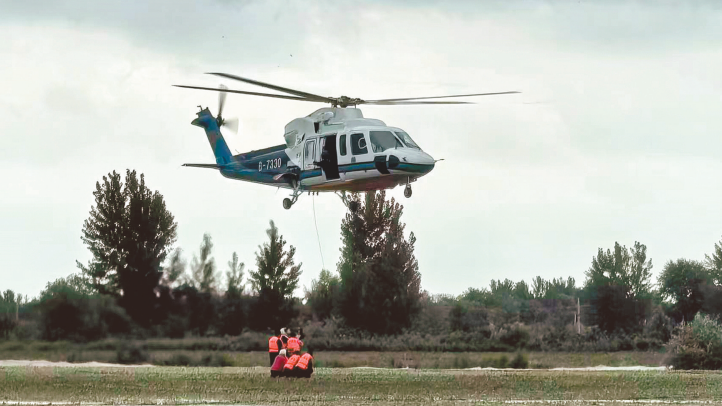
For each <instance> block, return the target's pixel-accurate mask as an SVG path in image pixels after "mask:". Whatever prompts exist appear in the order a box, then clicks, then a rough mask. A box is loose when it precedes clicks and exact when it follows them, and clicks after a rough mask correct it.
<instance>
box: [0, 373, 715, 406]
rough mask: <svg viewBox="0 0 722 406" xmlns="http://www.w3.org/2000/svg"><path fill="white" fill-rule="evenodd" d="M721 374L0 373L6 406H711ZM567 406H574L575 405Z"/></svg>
mask: <svg viewBox="0 0 722 406" xmlns="http://www.w3.org/2000/svg"><path fill="white" fill-rule="evenodd" d="M720 398H722V373H718V372H705V373H690V372H658V371H639V372H638V371H623V372H612V371H603V372H602V371H599V372H594V373H589V372H580V371H513V370H509V371H440V370H399V369H331V368H319V369H318V370H317V372H316V373H315V374H314V377H313V378H312V379H310V380H306V379H285V378H284V379H271V378H270V377H269V375H268V370H267V369H265V368H183V367H180V368H179V367H154V368H134V369H128V368H48V367H39V368H25V367H3V368H0V402H2V401H15V402H18V401H25V402H53V403H56V402H95V403H97V402H101V403H121V404H129V403H131V404H149V403H150V404H158V402H163V403H175V404H179V403H183V404H194V403H205V402H206V401H207V400H213V401H215V402H219V403H254V404H280V403H284V404H285V403H289V402H298V403H300V404H306V403H323V404H340V403H348V402H351V403H367V402H372V401H373V402H380V403H379V404H384V402H390V403H395V402H411V403H419V404H420V403H424V404H425V403H436V404H445V403H448V404H456V403H467V402H477V401H487V402H492V401H493V402H506V401H515V400H519V401H522V400H523V401H525V402H527V403H530V402H531V401H552V400H556V401H567V402H573V401H584V402H593V401H595V400H597V399H605V401H610V402H611V401H626V400H634V401H642V400H646V401H647V402H646V403H652V402H651V401H652V400H655V401H657V400H658V401H666V402H678V403H679V402H681V401H696V402H701V401H711V400H716V399H720ZM568 404H569V403H568Z"/></svg>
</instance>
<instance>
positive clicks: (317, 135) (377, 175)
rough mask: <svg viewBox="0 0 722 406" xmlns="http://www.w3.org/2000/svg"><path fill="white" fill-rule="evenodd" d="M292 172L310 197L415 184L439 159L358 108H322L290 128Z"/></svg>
mask: <svg viewBox="0 0 722 406" xmlns="http://www.w3.org/2000/svg"><path fill="white" fill-rule="evenodd" d="M284 137H285V139H286V146H287V148H286V150H285V152H286V154H287V155H288V157H289V161H288V166H289V167H292V166H296V167H297V168H298V170H299V180H300V185H299V186H300V187H301V189H302V190H308V191H357V192H360V191H371V190H380V189H389V188H393V187H396V186H398V185H404V184H409V183H411V182H413V181H415V180H416V179H418V178H419V177H421V176H423V175H425V174H427V173H429V172H430V171H431V170H432V169H433V168H434V164H435V161H434V159H433V158H432V157H431V156H430V155H429V154H427V153H426V152H424V151H422V150H421V148H419V147H418V146H417V145H416V143H415V142H414V141H413V140H412V139H411V137H409V135H408V134H406V132H405V131H403V130H401V129H400V128H397V127H390V126H387V125H386V124H385V123H384V122H383V121H381V120H377V119H371V118H364V117H363V114H362V113H361V110H359V109H357V108H338V107H330V108H322V109H319V110H317V111H315V112H313V113H311V114H310V115H308V116H306V117H301V118H298V119H295V120H293V121H291V122H290V123H288V125H286V132H285V135H284Z"/></svg>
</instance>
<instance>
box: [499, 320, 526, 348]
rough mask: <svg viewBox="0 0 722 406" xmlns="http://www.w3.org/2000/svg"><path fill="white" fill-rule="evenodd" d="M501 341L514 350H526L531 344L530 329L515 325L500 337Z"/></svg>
mask: <svg viewBox="0 0 722 406" xmlns="http://www.w3.org/2000/svg"><path fill="white" fill-rule="evenodd" d="M499 341H501V342H502V343H504V344H506V345H508V346H510V347H513V348H524V347H526V345H527V344H528V343H529V329H528V328H527V327H525V326H523V325H521V324H519V323H515V324H514V325H513V326H512V327H511V328H509V329H508V330H506V331H504V332H503V333H501V334H500V335H499Z"/></svg>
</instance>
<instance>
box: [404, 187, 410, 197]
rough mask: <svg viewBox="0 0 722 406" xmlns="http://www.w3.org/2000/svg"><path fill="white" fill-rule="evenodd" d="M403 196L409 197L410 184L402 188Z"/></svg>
mask: <svg viewBox="0 0 722 406" xmlns="http://www.w3.org/2000/svg"><path fill="white" fill-rule="evenodd" d="M404 197H405V198H407V199H408V198H409V197H411V186H410V185H406V187H405V188H404Z"/></svg>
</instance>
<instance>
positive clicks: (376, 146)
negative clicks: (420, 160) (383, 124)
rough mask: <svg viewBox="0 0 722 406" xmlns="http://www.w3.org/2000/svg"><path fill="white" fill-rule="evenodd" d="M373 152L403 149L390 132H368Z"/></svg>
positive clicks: (402, 145)
mask: <svg viewBox="0 0 722 406" xmlns="http://www.w3.org/2000/svg"><path fill="white" fill-rule="evenodd" d="M369 135H371V148H372V149H373V152H383V151H386V150H387V149H390V148H403V147H404V144H402V143H401V142H400V141H399V140H398V139H397V138H396V137H395V136H394V134H393V133H392V132H391V131H369Z"/></svg>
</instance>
